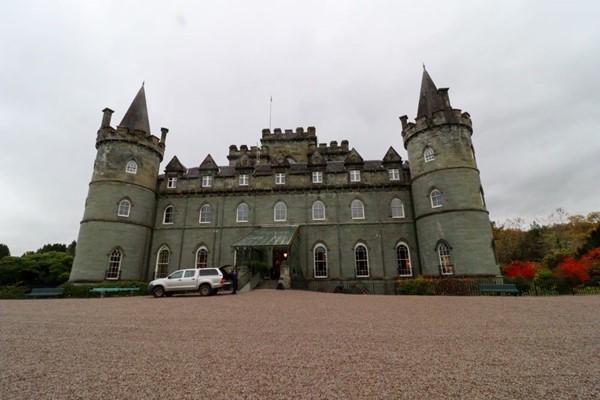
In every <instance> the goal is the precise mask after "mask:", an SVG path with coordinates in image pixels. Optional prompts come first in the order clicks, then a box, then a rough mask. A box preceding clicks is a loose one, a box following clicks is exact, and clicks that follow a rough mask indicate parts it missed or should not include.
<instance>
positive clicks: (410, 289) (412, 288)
mask: <svg viewBox="0 0 600 400" xmlns="http://www.w3.org/2000/svg"><path fill="white" fill-rule="evenodd" d="M396 294H406V295H420V296H424V295H426V296H431V295H434V294H435V285H434V283H433V282H432V281H431V280H429V279H425V278H423V277H422V276H418V277H416V278H414V279H401V280H399V281H398V284H397V285H396Z"/></svg>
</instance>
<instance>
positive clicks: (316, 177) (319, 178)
mask: <svg viewBox="0 0 600 400" xmlns="http://www.w3.org/2000/svg"><path fill="white" fill-rule="evenodd" d="M312 183H323V172H321V171H314V172H313V173H312Z"/></svg>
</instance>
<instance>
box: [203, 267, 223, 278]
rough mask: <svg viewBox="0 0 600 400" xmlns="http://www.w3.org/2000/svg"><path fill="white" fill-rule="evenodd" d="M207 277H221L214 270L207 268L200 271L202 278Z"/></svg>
mask: <svg viewBox="0 0 600 400" xmlns="http://www.w3.org/2000/svg"><path fill="white" fill-rule="evenodd" d="M207 275H219V273H218V272H217V270H216V269H214V268H205V269H201V270H200V276H207Z"/></svg>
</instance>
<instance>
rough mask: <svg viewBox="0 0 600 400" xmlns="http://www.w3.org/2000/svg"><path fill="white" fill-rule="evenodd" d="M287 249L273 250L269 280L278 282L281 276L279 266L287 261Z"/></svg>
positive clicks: (276, 248)
mask: <svg viewBox="0 0 600 400" xmlns="http://www.w3.org/2000/svg"><path fill="white" fill-rule="evenodd" d="M287 256H288V253H287V247H275V248H273V265H272V267H271V279H273V280H279V275H280V274H281V264H282V263H283V262H284V261H285V260H287Z"/></svg>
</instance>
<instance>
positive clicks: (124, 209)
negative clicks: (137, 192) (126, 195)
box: [117, 199, 131, 217]
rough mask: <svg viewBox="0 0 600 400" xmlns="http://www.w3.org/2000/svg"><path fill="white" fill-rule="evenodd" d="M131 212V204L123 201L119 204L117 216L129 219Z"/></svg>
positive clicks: (125, 200)
mask: <svg viewBox="0 0 600 400" xmlns="http://www.w3.org/2000/svg"><path fill="white" fill-rule="evenodd" d="M130 211H131V202H130V201H129V200H127V199H123V200H121V201H120V202H119V209H118V210H117V215H118V216H119V217H129V212H130Z"/></svg>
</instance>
